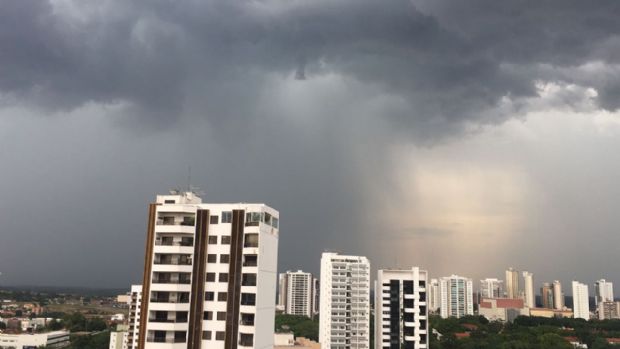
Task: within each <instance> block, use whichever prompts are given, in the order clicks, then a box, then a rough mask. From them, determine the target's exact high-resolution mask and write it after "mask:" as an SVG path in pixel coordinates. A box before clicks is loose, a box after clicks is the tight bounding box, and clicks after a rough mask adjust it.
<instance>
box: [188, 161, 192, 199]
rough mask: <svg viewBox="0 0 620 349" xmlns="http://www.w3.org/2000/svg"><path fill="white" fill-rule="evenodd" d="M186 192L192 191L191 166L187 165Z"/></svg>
mask: <svg viewBox="0 0 620 349" xmlns="http://www.w3.org/2000/svg"><path fill="white" fill-rule="evenodd" d="M187 191H188V192H191V191H192V165H187Z"/></svg>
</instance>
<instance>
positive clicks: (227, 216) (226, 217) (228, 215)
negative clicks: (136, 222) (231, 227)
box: [222, 211, 232, 223]
mask: <svg viewBox="0 0 620 349" xmlns="http://www.w3.org/2000/svg"><path fill="white" fill-rule="evenodd" d="M222 223H232V212H231V211H224V212H222Z"/></svg>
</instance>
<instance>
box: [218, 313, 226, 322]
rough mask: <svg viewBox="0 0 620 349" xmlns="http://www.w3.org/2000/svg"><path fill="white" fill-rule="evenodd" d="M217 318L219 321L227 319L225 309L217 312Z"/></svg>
mask: <svg viewBox="0 0 620 349" xmlns="http://www.w3.org/2000/svg"><path fill="white" fill-rule="evenodd" d="M217 319H218V320H219V321H224V320H226V312H225V311H218V312H217Z"/></svg>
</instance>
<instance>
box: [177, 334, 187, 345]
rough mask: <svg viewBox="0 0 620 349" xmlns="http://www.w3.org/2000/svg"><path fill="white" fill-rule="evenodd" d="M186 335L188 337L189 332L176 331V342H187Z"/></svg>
mask: <svg viewBox="0 0 620 349" xmlns="http://www.w3.org/2000/svg"><path fill="white" fill-rule="evenodd" d="M185 337H187V332H185V331H174V342H175V343H185Z"/></svg>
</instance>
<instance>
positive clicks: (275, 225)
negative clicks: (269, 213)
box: [271, 217, 280, 229]
mask: <svg viewBox="0 0 620 349" xmlns="http://www.w3.org/2000/svg"><path fill="white" fill-rule="evenodd" d="M279 224H280V221H279V220H278V219H277V218H276V217H273V218H272V219H271V226H273V227H274V228H276V229H278V225H279Z"/></svg>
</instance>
